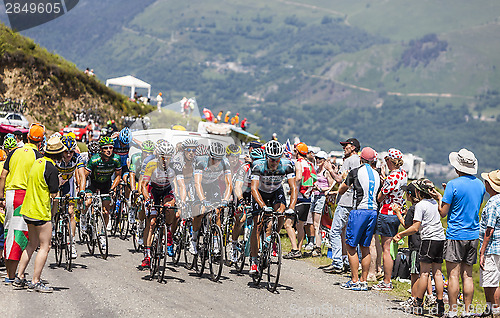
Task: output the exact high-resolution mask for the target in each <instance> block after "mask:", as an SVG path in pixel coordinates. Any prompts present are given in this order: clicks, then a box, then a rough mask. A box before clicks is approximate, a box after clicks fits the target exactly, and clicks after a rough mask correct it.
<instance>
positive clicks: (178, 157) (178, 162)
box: [171, 151, 196, 180]
mask: <svg viewBox="0 0 500 318" xmlns="http://www.w3.org/2000/svg"><path fill="white" fill-rule="evenodd" d="M195 163H196V158H194V159H193V161H191V162H189V161H187V160H186V158H184V153H183V152H182V151H180V152H178V153H176V154H175V155H174V156H173V157H172V161H171V165H172V169H174V173H175V178H176V179H177V180H179V179H184V178H186V179H192V178H193V173H194V170H195V167H194V165H195Z"/></svg>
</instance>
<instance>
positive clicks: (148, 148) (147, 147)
mask: <svg viewBox="0 0 500 318" xmlns="http://www.w3.org/2000/svg"><path fill="white" fill-rule="evenodd" d="M154 150H155V143H154V142H153V141H151V140H146V141H144V142H143V143H142V151H143V152H148V153H153V151H154Z"/></svg>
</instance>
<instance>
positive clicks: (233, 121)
mask: <svg viewBox="0 0 500 318" xmlns="http://www.w3.org/2000/svg"><path fill="white" fill-rule="evenodd" d="M239 122H240V113H236V115H235V116H234V117H233V118H231V125H238V124H239Z"/></svg>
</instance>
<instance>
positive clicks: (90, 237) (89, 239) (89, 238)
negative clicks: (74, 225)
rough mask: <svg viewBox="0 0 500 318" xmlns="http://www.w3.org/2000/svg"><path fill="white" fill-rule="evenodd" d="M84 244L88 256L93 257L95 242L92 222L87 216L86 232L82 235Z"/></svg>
mask: <svg viewBox="0 0 500 318" xmlns="http://www.w3.org/2000/svg"><path fill="white" fill-rule="evenodd" d="M83 236H84V239H85V243H86V244H87V249H88V250H89V254H90V255H94V251H95V240H94V220H93V218H91V217H90V216H89V215H87V231H86V232H85V233H83Z"/></svg>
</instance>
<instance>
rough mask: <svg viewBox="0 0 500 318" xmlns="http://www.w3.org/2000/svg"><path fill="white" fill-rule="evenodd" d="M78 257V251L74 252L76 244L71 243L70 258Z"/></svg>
mask: <svg viewBox="0 0 500 318" xmlns="http://www.w3.org/2000/svg"><path fill="white" fill-rule="evenodd" d="M77 257H78V253H77V252H76V244H75V243H73V244H71V258H72V259H75V258H77Z"/></svg>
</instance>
